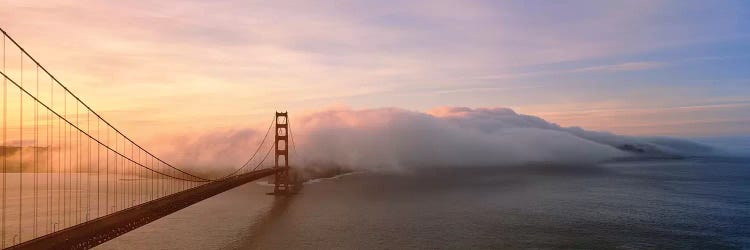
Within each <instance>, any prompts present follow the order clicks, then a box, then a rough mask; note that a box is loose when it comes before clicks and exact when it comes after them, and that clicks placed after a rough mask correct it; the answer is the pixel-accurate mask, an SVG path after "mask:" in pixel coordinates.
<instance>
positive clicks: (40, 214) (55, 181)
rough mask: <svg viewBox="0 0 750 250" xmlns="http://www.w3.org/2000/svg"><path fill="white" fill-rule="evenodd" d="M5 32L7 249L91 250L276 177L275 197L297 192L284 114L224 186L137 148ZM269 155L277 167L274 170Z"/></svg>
mask: <svg viewBox="0 0 750 250" xmlns="http://www.w3.org/2000/svg"><path fill="white" fill-rule="evenodd" d="M0 31H2V35H3V41H2V43H3V44H2V66H1V68H0V74H2V77H3V87H2V88H3V89H2V99H3V101H2V132H0V133H2V146H0V147H2V148H1V149H0V150H1V151H0V153H1V154H2V162H0V168H2V169H1V170H2V171H1V172H0V174H2V179H0V181H2V207H1V209H2V211H1V212H0V216H2V217H1V218H0V221H1V223H2V225H0V230H1V231H0V248H3V249H6V248H7V249H22V248H33V249H40V248H42V249H51V248H54V249H60V248H64V249H81V248H91V247H94V246H96V245H99V244H101V243H103V242H105V241H108V240H111V239H113V238H115V237H117V236H119V235H122V234H124V233H127V232H129V231H131V230H133V229H136V228H138V227H141V226H143V225H146V224H148V223H150V222H152V221H154V220H157V219H159V218H161V217H164V216H166V215H168V214H171V213H173V212H176V211H178V210H180V209H183V208H185V207H188V206H190V205H192V204H195V203H197V202H200V201H202V200H204V199H207V198H209V197H211V196H214V195H216V194H219V193H222V192H224V191H227V190H229V189H232V188H234V187H237V186H240V185H243V184H246V183H248V182H251V181H254V180H258V179H261V178H264V177H269V176H273V178H274V189H273V192H271V193H269V194H273V195H288V194H292V193H294V192H295V191H296V190H297V189H298V188H299V186H300V185H299V184H298V182H297V181H296V179H297V178H295V176H296V175H295V174H294V172H292V169H291V168H290V167H289V153H290V151H291V150H294V149H295V147H294V137H293V134H292V131H291V127H290V123H289V117H288V114H287V113H286V112H276V114H275V116H274V119H273V121H272V122H271V123H270V125H269V127H268V130H267V131H266V134H265V135H264V136H263V139H262V140H261V141H260V143H259V145H258V147H257V148H256V149H255V150H254V152H253V153H252V154H250V156H249V158H248V159H247V160H246V161H245V162H244V164H242V165H239V167H237V168H236V169H234V170H232V171H231V172H229V173H227V174H226V175H224V176H222V177H220V178H210V177H207V176H200V175H198V174H196V173H191V172H189V171H187V170H185V169H182V168H179V167H176V166H173V165H172V164H170V163H168V162H166V161H164V160H163V159H161V158H159V157H157V156H156V155H154V154H153V153H151V152H149V151H148V150H146V149H145V148H143V147H142V146H141V145H139V144H137V143H136V142H134V141H133V140H132V139H131V138H130V137H128V136H127V135H125V134H124V133H123V132H122V131H121V130H119V129H117V128H116V127H115V126H113V125H112V124H111V123H110V122H108V121H107V120H105V119H104V118H103V117H102V116H101V115H100V114H98V113H97V112H96V111H94V109H92V108H91V107H90V106H89V105H88V104H86V103H85V102H83V101H82V100H81V99H80V98H79V97H78V96H76V95H75V94H74V93H73V92H71V91H70V89H68V88H67V87H66V86H65V85H63V84H62V83H61V82H60V81H59V80H58V79H57V78H55V77H54V76H53V75H52V74H51V73H50V72H49V71H48V70H47V69H46V68H44V67H43V66H42V65H41V64H40V63H39V62H38V61H37V60H36V59H34V57H32V56H31V55H30V54H29V53H28V52H27V51H26V50H25V49H24V48H23V47H22V46H21V45H20V44H19V43H18V42H17V41H16V40H14V39H13V38H12V37H11V36H10V35H8V33H7V32H6V31H5V30H3V29H1V28H0ZM271 130H274V131H275V132H274V134H275V135H274V140H273V141H271V140H268V137H269V134H270V132H271ZM267 141H268V142H267ZM290 141H291V148H290V147H289V146H290V143H289V142H290ZM267 144H268V145H267ZM265 148H267V149H265ZM271 151H273V152H274V160H273V164H270V163H268V164H266V160H267V159H268V156H270V155H271Z"/></svg>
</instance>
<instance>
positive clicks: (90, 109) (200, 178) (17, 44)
mask: <svg viewBox="0 0 750 250" xmlns="http://www.w3.org/2000/svg"><path fill="white" fill-rule="evenodd" d="M0 32H2V33H3V34H4V35H5V37H7V38H8V39H9V40H10V41H11V42H13V44H15V45H16V46H17V47H18V48H19V49H20V50H21V52H22V53H23V54H24V55H26V56H27V57H29V59H31V60H32V61H33V62H34V63H35V64H36V66H38V67H39V68H40V69H42V70H43V71H44V72H45V73H46V74H47V75H48V76H50V78H52V79H53V80H54V81H55V82H56V83H57V84H58V85H60V87H62V88H63V89H64V90H65V91H66V92H68V93H69V94H70V95H71V96H72V97H73V98H75V99H76V100H77V101H78V102H80V103H81V104H83V106H84V107H86V109H88V110H89V111H91V113H93V114H94V115H95V116H96V117H98V118H99V119H101V120H102V121H103V122H104V123H105V124H107V126H109V127H110V128H112V129H113V130H114V131H115V132H117V133H118V134H120V135H121V136H122V137H123V138H125V139H126V140H128V141H129V142H130V143H132V144H134V145H135V146H136V147H138V148H139V149H140V150H143V152H145V153H146V154H148V155H150V156H151V157H154V158H155V159H156V160H158V161H160V162H161V163H163V164H165V165H167V166H168V167H170V168H173V169H175V170H177V171H179V172H181V173H183V174H186V175H189V176H191V177H194V178H197V179H199V180H202V181H205V182H208V181H212V179H208V178H203V177H199V176H196V175H194V174H191V173H188V172H186V171H184V170H182V169H179V168H176V167H174V166H172V165H171V164H169V163H167V162H166V161H164V160H162V159H161V158H159V157H157V156H156V155H154V154H152V153H151V152H149V151H148V150H146V149H144V148H143V147H141V146H140V145H139V144H137V143H135V142H134V141H133V140H131V139H130V137H128V136H126V135H125V134H124V133H122V132H120V130H118V129H117V128H115V127H114V126H113V125H112V124H110V123H109V122H108V121H107V120H105V119H104V118H103V117H102V116H101V115H99V113H97V112H96V111H94V109H92V108H91V107H89V106H88V104H86V103H85V102H83V100H81V99H80V98H79V97H78V96H76V95H75V94H73V92H72V91H70V90H69V89H68V88H67V87H66V86H65V85H63V84H62V82H60V81H59V80H58V79H57V78H56V77H55V76H54V75H52V73H50V72H49V71H48V70H47V69H46V68H44V66H42V65H41V64H40V63H39V62H38V61H37V60H36V59H35V58H34V57H32V56H31V54H29V53H28V52H26V50H25V49H24V48H23V47H22V46H21V45H20V44H19V43H18V42H16V40H15V39H13V37H11V36H10V35H9V34H8V33H7V32H6V31H5V30H4V29H2V28H0ZM3 75H4V76H5V74H3ZM5 77H6V78H8V77H7V76H5ZM8 79H10V78H8ZM34 99H35V100H37V102H41V101H39V100H38V99H36V98H34ZM42 105H44V104H42ZM45 106H46V105H45ZM47 108H49V107H47ZM71 125H72V124H71ZM92 139H93V138H92Z"/></svg>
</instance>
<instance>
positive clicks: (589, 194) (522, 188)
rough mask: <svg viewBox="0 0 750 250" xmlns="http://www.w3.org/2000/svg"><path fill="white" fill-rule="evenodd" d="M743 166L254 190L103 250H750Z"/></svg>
mask: <svg viewBox="0 0 750 250" xmlns="http://www.w3.org/2000/svg"><path fill="white" fill-rule="evenodd" d="M749 162H750V161H748V160H747V159H736V158H735V159H720V158H711V159H708V158H705V159H700V158H696V159H690V160H678V161H649V162H626V163H610V164H605V165H603V166H600V167H590V168H571V167H551V166H549V167H545V166H532V167H524V168H510V169H509V168H470V169H468V168H464V169H462V171H458V170H457V169H432V170H419V171H415V172H413V173H410V174H377V173H359V174H353V175H348V176H344V177H341V178H336V179H328V180H321V181H320V182H317V183H313V184H308V185H306V186H305V188H304V189H303V191H302V193H300V194H298V195H296V196H293V197H289V198H281V197H272V196H268V195H265V192H267V191H269V190H270V187H267V186H263V185H259V184H257V183H251V184H247V185H244V186H242V187H239V188H236V189H233V190H231V191H229V192H225V193H223V194H220V195H218V196H215V197H213V198H210V199H208V200H206V201H203V202H201V203H198V204H196V205H193V206H191V207H189V208H186V209H184V210H182V211H180V212H177V213H175V214H172V215H170V216H167V217H165V218H162V219H160V220H158V221H156V222H153V223H151V224H149V225H147V226H144V227H142V228H139V229H137V230H135V231H133V232H130V233H128V234H126V235H123V236H121V237H119V238H117V239H115V240H112V241H110V242H107V243H105V244H103V245H101V246H100V247H99V248H100V249H408V248H447V249H487V248H490V249H497V248H621V249H642V248H699V249H705V248H720V249H733V248H739V249H741V248H750V181H748V180H750V163H749Z"/></svg>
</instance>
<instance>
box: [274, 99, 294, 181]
mask: <svg viewBox="0 0 750 250" xmlns="http://www.w3.org/2000/svg"><path fill="white" fill-rule="evenodd" d="M275 130H276V141H275V142H274V147H275V148H276V149H275V150H274V151H275V152H276V153H275V156H276V157H275V158H274V167H276V168H285V169H284V171H278V172H276V174H275V175H274V188H273V194H275V195H283V194H288V193H290V191H291V188H292V187H291V186H292V184H291V181H292V180H290V178H289V117H288V116H287V112H276V127H275Z"/></svg>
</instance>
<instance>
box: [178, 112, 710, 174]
mask: <svg viewBox="0 0 750 250" xmlns="http://www.w3.org/2000/svg"><path fill="white" fill-rule="evenodd" d="M290 117H291V120H290V127H291V131H292V135H293V137H294V143H293V145H290V147H291V151H292V153H291V154H290V163H291V164H292V165H293V166H295V167H301V168H346V169H351V170H375V171H380V170H382V171H404V170H409V169H416V168H430V167H436V168H437V167H440V168H443V167H508V166H523V165H529V164H540V163H541V164H548V165H559V166H578V165H581V166H584V165H585V166H590V165H594V164H597V163H600V162H603V161H609V160H617V159H627V158H676V157H684V156H690V155H702V154H711V153H713V152H714V151H715V149H714V148H713V147H710V146H706V145H703V144H699V143H695V142H691V141H688V140H683V139H677V138H667V137H632V136H621V135H616V134H612V133H608V132H600V131H590V130H586V129H583V128H578V127H561V126H559V125H557V124H554V123H551V122H548V121H545V120H544V119H542V118H539V117H536V116H530V115H523V114H518V113H516V112H514V111H513V110H511V109H508V108H466V107H440V108H436V109H433V110H431V111H429V112H418V111H410V110H405V109H399V108H377V109H361V110H356V109H349V108H335V109H327V110H322V111H316V112H310V113H307V114H290ZM264 134H265V128H243V129H235V130H225V131H206V132H205V133H203V134H197V135H182V136H178V137H173V138H172V139H171V140H170V141H173V142H174V143H173V144H171V145H170V147H169V150H166V154H165V155H166V156H165V159H168V160H174V161H175V163H176V165H179V166H187V167H190V168H194V169H203V170H206V169H213V170H219V169H226V168H229V169H231V168H235V167H238V166H239V165H241V164H242V163H243V162H244V160H245V159H246V158H247V157H248V156H249V155H250V154H251V153H252V152H253V151H254V150H255V149H256V147H257V145H258V143H259V142H260V141H261V139H262V137H263V135H264ZM272 138H273V136H272V135H271V136H269V138H268V140H266V145H268V144H269V143H270V142H271V140H272ZM266 148H267V147H266ZM264 152H265V150H261V152H260V153H259V156H258V157H261V156H262V154H263V153H264ZM270 159H272V157H269V160H270Z"/></svg>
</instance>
